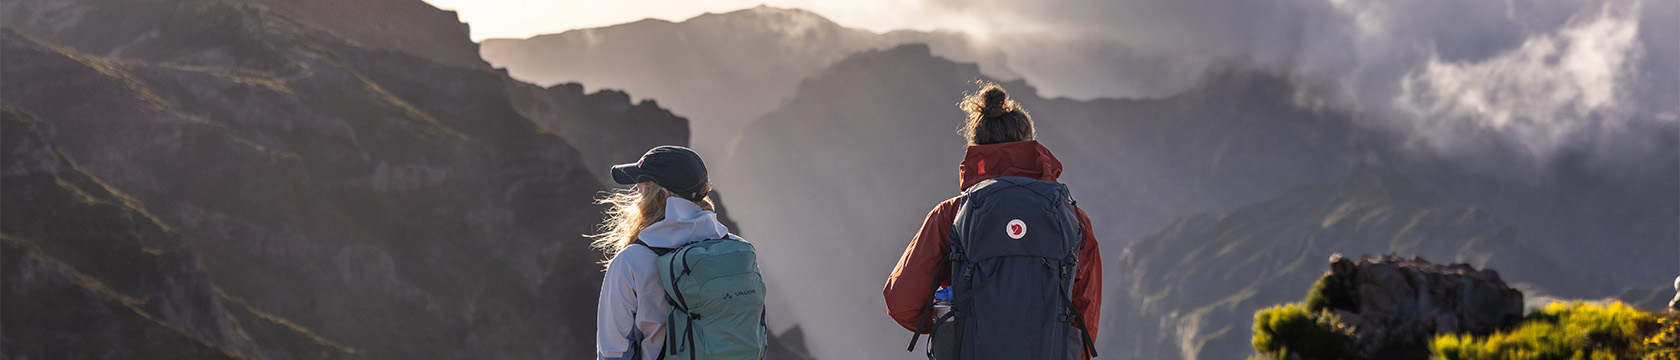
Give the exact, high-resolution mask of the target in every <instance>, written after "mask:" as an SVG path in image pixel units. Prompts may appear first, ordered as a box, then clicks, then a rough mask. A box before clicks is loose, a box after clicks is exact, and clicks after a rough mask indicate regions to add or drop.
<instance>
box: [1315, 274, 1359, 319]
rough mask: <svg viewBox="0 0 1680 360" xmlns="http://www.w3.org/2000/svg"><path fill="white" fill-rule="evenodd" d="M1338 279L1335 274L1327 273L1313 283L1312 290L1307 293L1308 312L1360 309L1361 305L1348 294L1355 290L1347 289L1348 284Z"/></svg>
mask: <svg viewBox="0 0 1680 360" xmlns="http://www.w3.org/2000/svg"><path fill="white" fill-rule="evenodd" d="M1340 280H1341V279H1338V278H1336V275H1335V274H1332V273H1330V272H1325V273H1324V276H1320V277H1318V281H1317V282H1314V283H1313V286H1312V289H1311V290H1308V291H1307V310H1309V311H1313V312H1318V311H1326V310H1336V309H1348V310H1353V309H1358V308H1359V303H1358V302H1356V300H1354V299H1353V297H1351V296H1349V295H1348V294H1352V293H1353V291H1352V290H1353V289H1347V288H1346V287H1347V285H1346V283H1344V282H1342V281H1340Z"/></svg>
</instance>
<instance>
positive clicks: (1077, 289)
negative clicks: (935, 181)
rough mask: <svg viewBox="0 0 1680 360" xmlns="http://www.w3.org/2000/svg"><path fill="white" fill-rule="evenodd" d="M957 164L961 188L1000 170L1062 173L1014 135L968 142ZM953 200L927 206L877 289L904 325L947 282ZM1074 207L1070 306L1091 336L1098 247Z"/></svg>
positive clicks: (1046, 152)
mask: <svg viewBox="0 0 1680 360" xmlns="http://www.w3.org/2000/svg"><path fill="white" fill-rule="evenodd" d="M957 169H958V171H959V172H960V173H961V175H962V183H961V185H962V187H961V188H962V189H967V188H969V187H970V186H974V184H977V183H979V182H981V181H985V180H986V179H991V178H995V177H1000V176H1020V177H1027V178H1034V179H1039V180H1047V181H1056V178H1057V177H1059V176H1061V175H1062V162H1061V161H1057V160H1056V156H1055V155H1051V154H1050V149H1046V148H1044V146H1043V145H1039V143H1038V142H1037V141H1017V142H1008V143H1001V144H990V145H975V146H969V147H968V154H966V155H964V156H963V162H962V165H960V166H958V167H957ZM958 205H960V204H958V203H957V198H955V197H953V198H951V199H949V200H945V201H944V202H940V203H939V206H935V207H934V208H933V211H931V212H928V215H927V220H925V221H924V222H922V230H921V231H918V232H917V233H916V237H914V238H911V239H910V246H908V247H905V249H904V256H902V257H899V258H898V266H897V267H895V268H893V272H892V276H890V277H887V285H886V286H885V287H884V288H882V289H881V294H882V295H883V296H885V297H886V299H887V314H888V315H892V317H893V320H897V321H898V325H899V326H903V327H904V328H905V329H907V330H911V331H915V330H916V325H917V323H918V322H920V321H921V318H922V310H923V309H925V308H926V306H927V303H928V300H929V299H928V297H929V296H931V295H933V294H932V293H931V291H932V290H933V284H934V282H935V281H937V282H939V284H941V285H947V286H948V285H950V283H951V268H950V266H947V265H946V264H945V263H944V259H945V256H946V255H949V254H950V252H951V245H950V240H948V239H947V238H946V236H947V235H950V233H951V226H952V222H954V221H956V216H957V207H958ZM1074 211H1075V212H1078V213H1079V228H1080V230H1083V231H1084V233H1085V239H1083V240H1082V242H1083V243H1084V246H1083V247H1082V248H1081V249H1080V251H1079V273H1078V274H1076V275H1075V276H1074V279H1073V306H1075V307H1078V308H1079V313H1080V314H1081V315H1084V316H1085V325H1086V326H1087V327H1089V328H1090V331H1091V338H1093V339H1095V338H1096V337H1097V324H1100V322H1098V320H1099V319H1100V318H1101V310H1102V309H1101V306H1102V253H1101V252H1100V251H1098V250H1097V238H1096V236H1095V235H1093V234H1092V233H1091V218H1090V217H1089V216H1086V215H1085V210H1082V209H1079V208H1078V207H1074ZM923 331H924V332H925V331H929V329H923Z"/></svg>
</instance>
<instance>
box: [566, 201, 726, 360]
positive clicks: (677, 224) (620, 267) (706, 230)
mask: <svg viewBox="0 0 1680 360" xmlns="http://www.w3.org/2000/svg"><path fill="white" fill-rule="evenodd" d="M724 236H733V235H729V229H728V228H726V227H724V226H723V224H722V223H719V222H718V220H717V213H713V212H711V211H705V210H701V209H700V205H697V204H695V203H694V202H692V201H688V200H685V199H683V198H679V197H669V198H666V199H665V219H664V220H660V221H659V222H656V223H653V225H650V226H648V228H647V229H644V230H642V232H641V234H639V235H638V238H639V239H640V240H641V241H642V242H643V243H646V244H648V245H649V246H653V247H660V248H676V247H680V246H682V245H684V244H688V243H691V242H696V241H700V240H707V239H721V238H723V237H724ZM658 259H659V256H658V255H654V253H653V250H652V249H648V248H647V247H646V246H636V245H631V246H629V247H626V248H624V250H623V251H619V252H618V255H616V256H613V258H612V260H611V261H609V262H608V263H607V275H606V279H603V280H602V281H601V299H600V302H599V304H598V305H597V308H596V310H595V358H596V359H598V360H620V359H637V358H640V359H644V360H653V359H655V358H658V357H659V351H662V350H664V349H665V312H666V310H665V288H664V287H663V286H661V285H660V283H659V270H658V268H656V267H655V266H654V260H658ZM637 343H640V344H639V345H640V346H634V345H633V344H637Z"/></svg>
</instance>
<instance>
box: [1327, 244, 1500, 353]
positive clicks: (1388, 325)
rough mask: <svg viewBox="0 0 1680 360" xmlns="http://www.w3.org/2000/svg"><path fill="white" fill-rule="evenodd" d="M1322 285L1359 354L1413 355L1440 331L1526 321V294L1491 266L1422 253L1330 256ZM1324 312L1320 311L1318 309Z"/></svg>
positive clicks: (1478, 330) (1485, 329)
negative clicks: (1440, 260) (1434, 259)
mask: <svg viewBox="0 0 1680 360" xmlns="http://www.w3.org/2000/svg"><path fill="white" fill-rule="evenodd" d="M1320 281H1322V282H1325V284H1322V286H1315V290H1321V291H1322V292H1323V293H1321V294H1312V295H1308V298H1309V305H1308V306H1313V304H1311V302H1312V301H1311V300H1310V299H1312V298H1313V297H1314V296H1321V297H1323V298H1325V299H1335V300H1333V301H1326V302H1325V303H1324V309H1325V310H1329V311H1331V312H1332V313H1334V314H1335V315H1336V318H1337V321H1339V322H1340V324H1341V325H1342V326H1344V327H1346V328H1348V329H1351V330H1352V331H1353V333H1354V335H1355V336H1354V341H1355V344H1354V346H1353V347H1354V349H1355V353H1356V354H1360V355H1362V356H1365V357H1372V356H1375V355H1377V354H1393V353H1409V352H1416V351H1419V350H1421V349H1423V347H1424V346H1426V345H1427V344H1428V341H1429V339H1430V338H1431V337H1433V336H1435V335H1438V334H1456V333H1468V334H1475V335H1486V334H1490V333H1493V332H1494V331H1496V330H1499V329H1500V328H1501V327H1504V326H1509V325H1514V324H1516V322H1518V321H1521V320H1522V316H1523V294H1522V292H1521V291H1517V290H1515V289H1512V288H1511V287H1510V286H1507V285H1506V284H1505V281H1503V280H1501V279H1500V278H1499V273H1497V272H1494V271H1493V270H1492V269H1485V270H1480V271H1478V270H1476V269H1475V268H1473V267H1471V266H1470V265H1468V264H1451V265H1441V264H1433V263H1429V262H1428V261H1425V260H1423V259H1421V258H1418V257H1412V258H1410V259H1405V258H1401V257H1399V256H1393V255H1389V256H1382V257H1376V258H1372V257H1363V258H1361V259H1359V260H1358V261H1353V260H1350V259H1346V258H1342V257H1341V255H1340V254H1337V255H1335V256H1332V257H1331V258H1330V273H1329V275H1327V276H1325V277H1324V278H1323V279H1322V280H1320ZM1314 310H1318V309H1314Z"/></svg>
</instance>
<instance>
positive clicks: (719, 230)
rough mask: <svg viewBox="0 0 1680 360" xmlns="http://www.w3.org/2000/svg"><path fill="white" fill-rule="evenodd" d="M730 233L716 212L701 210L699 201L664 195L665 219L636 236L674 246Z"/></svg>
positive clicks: (643, 240) (662, 245)
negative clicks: (665, 196)
mask: <svg viewBox="0 0 1680 360" xmlns="http://www.w3.org/2000/svg"><path fill="white" fill-rule="evenodd" d="M728 235H729V228H727V227H724V226H723V223H720V222H718V220H717V213H715V212H711V211H706V210H702V209H700V205H699V204H695V203H694V202H692V201H688V200H685V199H683V198H679V197H675V196H673V197H668V198H665V219H664V220H659V222H655V223H653V225H649V226H648V227H647V229H642V232H641V233H639V234H637V235H636V236H637V238H638V239H641V240H642V242H643V243H646V244H648V246H652V247H659V248H675V247H679V246H683V245H684V244H688V243H691V242H695V241H700V240H707V239H722V238H723V237H724V236H728Z"/></svg>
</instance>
